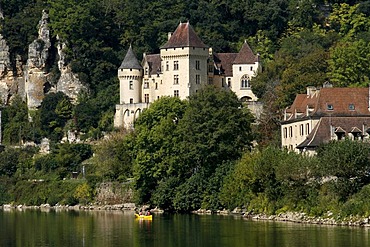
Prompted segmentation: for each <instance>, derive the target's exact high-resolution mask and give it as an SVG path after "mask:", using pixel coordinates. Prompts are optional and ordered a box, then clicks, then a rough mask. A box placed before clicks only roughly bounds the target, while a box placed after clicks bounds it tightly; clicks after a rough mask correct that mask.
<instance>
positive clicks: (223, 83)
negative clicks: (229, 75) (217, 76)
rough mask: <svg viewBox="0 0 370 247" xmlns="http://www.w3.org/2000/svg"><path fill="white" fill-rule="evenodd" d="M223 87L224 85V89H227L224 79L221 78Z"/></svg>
mask: <svg viewBox="0 0 370 247" xmlns="http://www.w3.org/2000/svg"><path fill="white" fill-rule="evenodd" d="M221 85H222V87H225V82H224V78H221Z"/></svg>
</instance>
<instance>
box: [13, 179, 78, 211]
mask: <svg viewBox="0 0 370 247" xmlns="http://www.w3.org/2000/svg"><path fill="white" fill-rule="evenodd" d="M83 184H84V183H83V181H78V180H64V181H40V180H33V181H32V180H31V181H18V182H17V183H16V185H15V186H14V191H12V195H13V198H12V199H13V200H12V201H13V202H14V203H16V204H24V205H41V204H43V203H49V204H50V205H55V204H56V203H59V204H62V205H71V206H73V205H75V204H77V203H78V202H79V201H78V199H77V198H76V197H75V192H76V190H77V188H78V187H79V186H82V185H83Z"/></svg>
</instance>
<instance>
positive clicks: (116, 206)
mask: <svg viewBox="0 0 370 247" xmlns="http://www.w3.org/2000/svg"><path fill="white" fill-rule="evenodd" d="M143 207H146V206H143ZM146 208H148V207H146ZM0 209H2V210H4V211H10V210H27V209H39V210H44V211H48V210H57V211H58V210H59V211H62V210H75V211H79V210H84V211H109V210H121V211H134V210H136V209H137V206H136V205H135V203H123V204H114V205H74V206H70V205H58V204H57V205H55V206H51V205H50V204H41V205H40V206H26V205H12V204H4V205H2V206H1V205H0ZM150 211H151V212H152V213H163V210H161V209H158V208H154V209H151V210H150Z"/></svg>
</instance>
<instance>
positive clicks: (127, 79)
mask: <svg viewBox="0 0 370 247" xmlns="http://www.w3.org/2000/svg"><path fill="white" fill-rule="evenodd" d="M118 79H119V91H120V99H119V101H120V102H119V104H117V105H116V114H115V116H114V126H115V127H117V128H120V127H124V128H126V129H131V128H133V126H134V122H135V120H136V119H137V118H138V117H139V115H140V114H141V112H142V110H143V109H145V108H147V107H148V104H147V103H142V99H141V91H142V79H143V68H142V66H141V65H140V63H139V61H138V60H137V58H136V56H135V54H134V52H133V50H132V47H131V46H130V48H129V49H128V51H127V54H126V56H125V58H124V60H123V62H122V64H121V66H120V67H119V68H118Z"/></svg>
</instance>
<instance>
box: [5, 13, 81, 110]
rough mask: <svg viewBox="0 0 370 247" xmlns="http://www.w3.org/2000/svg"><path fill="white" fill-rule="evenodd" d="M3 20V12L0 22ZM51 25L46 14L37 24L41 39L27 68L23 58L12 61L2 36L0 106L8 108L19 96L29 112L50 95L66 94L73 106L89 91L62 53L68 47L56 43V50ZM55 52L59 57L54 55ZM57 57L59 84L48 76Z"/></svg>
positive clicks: (32, 47) (34, 44) (30, 53)
mask: <svg viewBox="0 0 370 247" xmlns="http://www.w3.org/2000/svg"><path fill="white" fill-rule="evenodd" d="M1 16H2V12H1V10H0V18H1ZM48 23H49V16H48V13H47V12H46V11H43V12H42V18H41V20H40V22H39V24H38V37H37V39H36V40H34V41H33V42H32V43H31V44H30V45H29V47H28V58H27V63H26V64H24V63H22V59H21V57H20V55H16V54H13V55H15V56H14V57H15V61H11V59H10V57H11V54H10V52H9V46H8V44H7V42H6V40H5V39H4V38H3V36H2V35H1V34H0V105H1V104H8V103H9V102H10V100H11V97H12V96H14V95H16V94H18V95H20V96H21V97H22V98H23V99H24V100H27V105H28V108H29V109H36V108H37V107H38V106H40V105H41V102H42V100H43V99H44V97H45V94H46V93H48V92H50V91H53V92H58V91H60V92H63V93H64V94H66V95H67V96H68V97H70V98H71V100H72V102H76V101H77V96H78V95H79V93H80V92H81V91H87V90H88V89H87V87H86V86H84V85H83V84H82V83H81V81H80V80H79V79H78V77H77V75H76V74H74V73H73V72H72V70H71V67H70V65H69V64H67V63H66V59H65V54H64V52H63V49H64V48H65V43H63V42H61V41H60V40H57V44H55V46H56V48H57V49H53V47H54V45H53V42H52V40H51V37H50V29H49V27H48ZM55 50H57V52H58V54H57V55H58V56H56V54H53V52H54V53H55ZM54 57H58V61H57V62H58V68H59V71H60V77H59V78H58V80H57V81H55V79H54V80H53V79H52V78H55V75H52V74H50V73H49V68H50V67H51V65H52V63H53V58H54ZM52 80H53V81H52Z"/></svg>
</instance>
